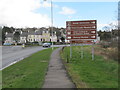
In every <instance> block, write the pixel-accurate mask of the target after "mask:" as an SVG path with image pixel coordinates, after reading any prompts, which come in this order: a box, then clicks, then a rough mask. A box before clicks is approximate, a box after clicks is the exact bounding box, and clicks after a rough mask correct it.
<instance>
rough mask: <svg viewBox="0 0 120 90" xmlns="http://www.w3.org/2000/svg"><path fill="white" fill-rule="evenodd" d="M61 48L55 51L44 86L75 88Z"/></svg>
mask: <svg viewBox="0 0 120 90" xmlns="http://www.w3.org/2000/svg"><path fill="white" fill-rule="evenodd" d="M61 49H62V47H61V48H58V49H56V50H55V51H53V53H52V55H51V60H50V62H49V67H48V71H47V75H46V77H45V82H44V85H43V88H69V89H72V88H75V85H74V84H73V83H72V81H71V80H70V78H69V77H68V75H67V72H66V70H65V67H64V65H63V63H62V60H61V59H60V50H61Z"/></svg>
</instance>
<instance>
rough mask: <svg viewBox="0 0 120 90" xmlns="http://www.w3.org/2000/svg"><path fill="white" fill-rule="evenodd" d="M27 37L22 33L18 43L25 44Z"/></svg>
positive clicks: (26, 34)
mask: <svg viewBox="0 0 120 90" xmlns="http://www.w3.org/2000/svg"><path fill="white" fill-rule="evenodd" d="M27 37H28V32H22V31H21V34H20V43H26V42H27Z"/></svg>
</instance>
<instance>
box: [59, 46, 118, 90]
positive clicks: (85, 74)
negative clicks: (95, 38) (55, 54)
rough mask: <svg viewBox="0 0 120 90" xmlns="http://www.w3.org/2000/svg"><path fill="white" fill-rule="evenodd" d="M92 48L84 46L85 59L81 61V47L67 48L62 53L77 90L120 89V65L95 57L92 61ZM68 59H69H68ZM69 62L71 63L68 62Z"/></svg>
mask: <svg viewBox="0 0 120 90" xmlns="http://www.w3.org/2000/svg"><path fill="white" fill-rule="evenodd" d="M90 49H91V46H84V49H83V50H84V58H83V59H81V48H80V46H73V47H72V58H71V59H70V58H69V57H70V56H69V53H70V48H69V47H66V48H65V49H64V50H63V52H62V53H61V57H62V59H63V61H64V64H65V66H66V69H67V71H68V73H69V75H70V76H71V78H72V80H73V82H74V83H75V84H76V86H77V88H118V63H117V62H116V61H114V60H105V59H104V58H103V57H102V56H99V55H95V60H92V59H91V52H90ZM67 57H68V58H67ZM67 59H68V60H69V63H66V62H67Z"/></svg>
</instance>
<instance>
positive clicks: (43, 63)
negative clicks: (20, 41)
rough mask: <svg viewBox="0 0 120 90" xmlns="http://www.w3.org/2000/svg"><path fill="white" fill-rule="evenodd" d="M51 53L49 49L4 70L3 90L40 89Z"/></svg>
mask: <svg viewBox="0 0 120 90" xmlns="http://www.w3.org/2000/svg"><path fill="white" fill-rule="evenodd" d="M54 49H55V48H54ZM51 53H52V49H51V48H49V49H45V50H42V51H39V52H37V53H34V54H33V55H31V56H30V57H27V58H25V59H24V60H22V61H20V62H18V63H16V64H14V65H12V66H10V67H8V68H6V69H4V70H3V71H2V79H3V88H41V87H42V85H43V82H44V77H45V74H46V71H47V67H48V62H49V59H50V55H51Z"/></svg>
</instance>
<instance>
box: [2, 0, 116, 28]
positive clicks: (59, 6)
mask: <svg viewBox="0 0 120 90" xmlns="http://www.w3.org/2000/svg"><path fill="white" fill-rule="evenodd" d="M104 1H105V0H104ZM52 4H53V26H55V27H64V28H65V27H66V21H80V20H97V27H98V30H100V29H103V27H104V26H108V25H109V24H111V23H113V24H116V22H117V15H118V2H117V1H116V2H109V1H107V2H87V1H86V2H78V1H76V2H73V1H72V2H71V1H67V2H65V0H62V1H61V2H60V0H59V1H53V3H52ZM4 25H5V26H9V27H11V26H12V27H16V28H21V27H22V28H26V27H31V28H32V27H49V26H51V3H50V0H46V1H43V0H0V26H4Z"/></svg>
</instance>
